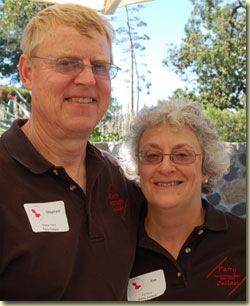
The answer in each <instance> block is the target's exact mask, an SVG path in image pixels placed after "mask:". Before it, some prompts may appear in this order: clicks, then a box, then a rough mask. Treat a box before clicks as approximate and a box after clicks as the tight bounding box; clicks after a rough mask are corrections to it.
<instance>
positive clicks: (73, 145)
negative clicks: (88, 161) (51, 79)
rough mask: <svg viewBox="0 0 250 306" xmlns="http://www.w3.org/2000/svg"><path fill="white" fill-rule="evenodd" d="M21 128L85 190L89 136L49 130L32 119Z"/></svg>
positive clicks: (48, 157) (32, 141)
mask: <svg viewBox="0 0 250 306" xmlns="http://www.w3.org/2000/svg"><path fill="white" fill-rule="evenodd" d="M21 129H22V131H23V132H24V134H25V135H26V136H27V137H28V139H29V140H30V142H31V143H32V145H33V146H34V147H35V148H36V150H37V151H38V152H39V153H40V154H41V155H42V156H43V157H44V158H45V159H47V160H48V161H49V162H51V163H52V164H53V165H55V166H60V167H63V168H64V169H65V171H66V172H67V174H68V175H69V176H70V177H71V178H72V179H73V180H74V181H75V182H76V183H77V184H79V186H81V187H82V189H83V190H84V191H85V189H86V187H85V186H86V168H85V158H86V146H87V142H88V138H87V137H85V138H84V137H79V135H77V136H75V137H74V135H72V134H71V135H70V136H68V135H66V134H63V133H58V132H56V131H48V130H46V129H44V128H43V127H40V126H39V125H36V124H34V123H33V122H32V120H31V119H29V120H28V121H27V122H26V123H25V124H24V125H23V126H22V127H21ZM84 178H85V179H84Z"/></svg>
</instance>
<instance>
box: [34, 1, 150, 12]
mask: <svg viewBox="0 0 250 306" xmlns="http://www.w3.org/2000/svg"><path fill="white" fill-rule="evenodd" d="M32 1H38V2H48V3H76V4H81V5H84V6H88V7H91V8H93V9H95V10H97V11H99V12H101V13H103V14H105V15H111V14H114V12H115V10H116V9H117V8H118V7H121V6H125V5H130V4H137V3H142V2H147V1H154V0H32Z"/></svg>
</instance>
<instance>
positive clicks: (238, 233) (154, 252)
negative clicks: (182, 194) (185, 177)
mask: <svg viewBox="0 0 250 306" xmlns="http://www.w3.org/2000/svg"><path fill="white" fill-rule="evenodd" d="M203 205H204V207H205V209H206V217H205V222H204V224H203V225H202V226H199V227H196V228H195V229H194V230H193V232H192V233H191V235H190V236H189V238H188V239H187V240H186V242H185V243H184V245H183V247H182V249H181V251H180V254H179V256H178V258H177V260H175V259H174V258H173V257H172V256H171V255H170V254H169V253H168V252H167V251H166V250H165V249H164V248H163V247H161V246H160V245H159V244H158V243H157V242H156V241H154V240H152V239H151V238H149V237H148V235H147V233H146V231H145V229H144V226H143V223H144V222H142V225H141V228H140V232H139V242H138V247H137V251H136V259H135V263H134V267H133V270H132V274H131V276H130V277H131V278H130V281H129V286H128V291H127V292H128V299H129V300H131V301H145V300H150V301H151V300H156V301H245V300H246V222H245V220H244V219H241V218H239V217H236V216H234V215H232V214H230V213H223V212H222V211H219V210H217V209H216V208H215V207H214V206H212V205H211V204H209V203H207V202H206V201H203Z"/></svg>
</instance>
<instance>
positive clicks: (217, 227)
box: [120, 100, 246, 301]
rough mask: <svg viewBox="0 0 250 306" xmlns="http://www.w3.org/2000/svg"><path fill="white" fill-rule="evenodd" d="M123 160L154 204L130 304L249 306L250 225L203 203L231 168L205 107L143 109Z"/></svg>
mask: <svg viewBox="0 0 250 306" xmlns="http://www.w3.org/2000/svg"><path fill="white" fill-rule="evenodd" d="M124 153H125V154H124ZM120 155H121V157H124V156H126V158H122V159H121V162H122V163H123V164H124V170H125V173H126V174H127V176H128V177H129V178H130V179H133V180H135V181H137V182H138V183H139V184H140V186H141V189H142V191H143V194H144V196H145V198H146V200H147V205H145V212H144V214H143V216H142V222H141V228H140V231H139V237H138V246H137V253H136V258H135V262H134V267H133V270H132V273H131V278H130V280H129V284H128V291H127V297H128V300H130V301H144V300H162V301H168V300H175V301H192V300H196V301H208V300H210V301H211V300H214V301H227V300H245V299H246V292H245V291H246V281H245V280H246V277H245V276H246V268H245V233H246V228H245V226H246V224H245V220H243V219H241V218H239V217H236V216H234V215H232V214H230V213H224V212H222V211H219V210H217V209H215V208H214V206H212V205H211V204H209V203H208V202H207V201H206V200H204V199H202V193H209V192H211V191H212V189H213V187H214V186H215V184H216V182H217V180H218V179H220V178H221V177H222V175H223V174H225V173H226V170H227V169H228V167H229V164H230V162H229V156H228V155H227V153H226V150H225V148H224V145H223V143H222V142H221V141H219V137H218V134H217V132H216V130H215V129H214V127H213V126H212V125H211V123H210V122H209V120H208V119H206V118H205V117H204V115H203V113H202V107H201V105H200V104H199V103H195V102H190V101H179V100H176V101H174V100H172V101H167V102H161V103H159V104H158V106H156V107H153V108H151V109H147V108H145V109H143V110H142V111H141V113H140V114H139V115H138V116H137V117H136V118H135V119H134V121H133V122H132V124H131V129H130V133H129V135H128V138H127V142H126V144H125V147H123V149H122V151H121V154H120Z"/></svg>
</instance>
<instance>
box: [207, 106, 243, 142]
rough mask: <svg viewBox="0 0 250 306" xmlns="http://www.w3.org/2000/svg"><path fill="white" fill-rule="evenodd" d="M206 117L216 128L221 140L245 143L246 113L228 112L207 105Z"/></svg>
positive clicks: (241, 111) (239, 111)
mask: <svg viewBox="0 0 250 306" xmlns="http://www.w3.org/2000/svg"><path fill="white" fill-rule="evenodd" d="M204 112H205V114H206V116H207V117H208V118H209V119H210V121H211V122H212V123H213V125H214V126H215V127H216V128H217V130H218V133H219V135H220V138H221V140H224V141H228V142H246V111H245V110H244V109H242V108H241V109H238V110H237V111H230V110H228V109H223V110H221V109H219V108H217V107H214V106H213V105H209V104H208V105H207V107H206V109H205V111H204Z"/></svg>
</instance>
